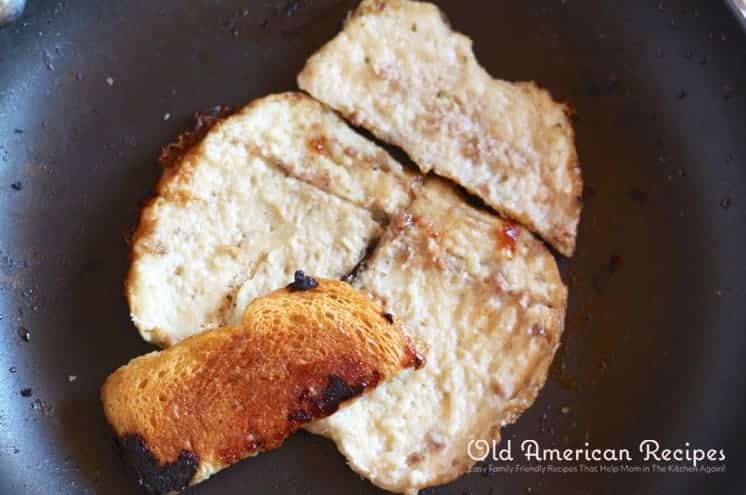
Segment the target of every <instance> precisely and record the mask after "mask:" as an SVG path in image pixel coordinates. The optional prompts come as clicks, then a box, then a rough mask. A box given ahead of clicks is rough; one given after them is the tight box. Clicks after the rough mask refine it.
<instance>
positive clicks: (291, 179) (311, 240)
mask: <svg viewBox="0 0 746 495" xmlns="http://www.w3.org/2000/svg"><path fill="white" fill-rule="evenodd" d="M418 182H419V177H418V176H417V175H415V174H412V173H408V172H406V171H405V170H404V169H403V168H402V166H401V165H400V164H399V163H397V162H396V161H395V160H393V159H392V158H391V157H390V156H389V155H388V154H387V153H386V152H385V151H384V150H383V149H381V148H380V147H378V146H376V145H375V144H373V143H372V142H370V141H368V140H367V139H365V138H363V137H361V136H359V135H358V134H356V133H355V132H354V131H353V130H352V129H350V128H349V127H348V126H347V125H346V124H345V123H344V121H343V120H342V119H341V118H339V117H338V116H337V115H336V114H335V113H334V112H333V111H332V110H330V109H329V108H328V107H325V106H324V105H322V104H320V103H319V102H317V101H315V100H313V99H311V98H309V97H308V96H306V95H304V94H301V93H283V94H279V95H271V96H268V97H265V98H261V99H259V100H256V101H254V102H253V103H251V104H249V105H248V106H246V107H245V108H244V109H242V110H241V111H239V112H238V113H236V114H234V115H232V116H230V117H228V118H225V119H224V120H222V121H221V122H219V123H218V124H216V125H215V126H214V127H213V128H212V129H211V130H210V131H209V132H208V133H207V135H206V136H205V137H204V139H202V140H201V141H200V142H199V143H197V144H196V145H194V146H193V147H192V148H191V149H189V150H187V151H186V153H185V155H184V156H183V158H181V160H180V161H179V162H178V163H177V164H175V165H174V166H172V167H169V168H167V169H166V170H165V171H164V175H163V178H162V179H161V181H160V183H159V184H158V186H157V190H156V196H155V198H153V199H152V200H151V201H150V203H149V204H148V205H147V206H146V207H145V209H144V210H143V212H142V214H141V217H140V223H139V226H138V228H137V230H136V232H135V234H134V236H133V243H132V263H131V267H130V271H129V276H128V279H127V282H126V294H127V299H128V301H129V305H130V312H131V316H132V320H133V322H134V323H135V325H136V326H137V328H138V329H139V331H140V333H141V334H142V336H143V338H144V339H145V340H147V341H149V342H153V343H156V344H158V345H161V346H169V345H172V344H175V343H177V342H179V341H180V340H183V339H184V338H186V337H188V336H190V335H194V334H196V333H199V332H202V331H204V330H207V329H210V328H217V327H221V326H224V325H229V324H234V323H237V322H238V321H239V319H240V317H241V314H243V310H244V309H245V308H246V306H247V305H248V303H249V302H250V301H251V300H252V299H253V298H255V297H257V296H259V295H261V294H264V293H266V292H268V291H270V290H272V289H274V288H275V287H278V286H280V285H282V284H283V282H284V281H285V280H288V279H289V278H291V277H292V274H293V271H294V270H296V269H297V268H298V267H308V268H310V269H313V271H314V273H316V274H318V275H319V276H323V277H333V278H339V277H341V276H343V275H345V274H346V273H348V272H350V271H351V270H352V269H353V268H354V267H355V266H356V264H357V263H358V262H359V261H360V259H361V258H362V257H363V255H364V253H365V251H366V249H367V247H368V245H369V244H370V243H371V242H372V241H373V240H374V239H376V238H377V237H378V236H379V235H380V232H381V227H380V222H381V221H382V220H383V219H384V218H385V217H386V216H388V215H392V214H394V213H395V212H397V211H399V210H400V209H401V208H403V207H404V206H406V205H409V203H410V202H411V198H412V195H413V191H414V190H415V189H416V187H417V186H418Z"/></svg>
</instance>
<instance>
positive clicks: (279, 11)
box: [0, 0, 746, 495]
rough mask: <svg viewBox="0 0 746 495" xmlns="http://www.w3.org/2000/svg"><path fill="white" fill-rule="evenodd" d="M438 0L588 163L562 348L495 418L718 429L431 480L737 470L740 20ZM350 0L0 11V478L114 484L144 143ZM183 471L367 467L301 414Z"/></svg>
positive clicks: (741, 269)
mask: <svg viewBox="0 0 746 495" xmlns="http://www.w3.org/2000/svg"><path fill="white" fill-rule="evenodd" d="M440 3H441V5H442V6H443V8H444V9H445V11H446V12H447V13H448V15H449V17H450V19H451V21H452V23H453V24H454V25H455V27H456V28H457V29H459V30H461V31H462V32H465V33H467V34H469V35H470V36H471V37H473V39H474V41H475V46H476V51H477V54H478V56H479V58H480V60H481V61H482V63H483V64H484V65H485V66H486V67H487V69H488V70H489V71H490V72H491V73H492V74H494V75H496V76H499V77H502V78H506V79H510V80H524V79H534V80H537V81H539V82H540V84H542V85H544V86H546V87H548V88H549V89H550V90H551V91H552V93H553V94H554V95H555V96H556V97H557V98H560V99H567V100H569V101H571V102H572V103H573V105H574V106H575V108H576V109H577V114H578V121H577V133H578V149H579V152H580V156H581V159H582V162H583V165H584V174H585V179H586V182H587V184H588V185H589V186H590V187H589V188H588V192H587V194H586V196H587V201H586V209H585V211H584V217H583V221H582V225H581V229H580V238H579V248H578V253H577V256H576V257H575V258H574V259H573V260H571V261H567V262H562V265H563V270H564V274H565V279H566V281H567V282H568V283H569V285H570V291H571V292H570V295H571V304H570V308H569V314H568V318H567V331H566V334H565V337H564V338H563V347H562V350H561V353H560V354H559V355H558V358H557V359H556V361H555V363H554V366H553V372H552V378H551V379H550V381H549V382H548V384H547V386H546V388H545V389H544V391H543V392H542V394H541V395H540V398H539V400H538V401H537V403H536V404H535V406H534V407H533V408H532V409H531V410H530V411H529V412H528V413H527V414H525V415H524V416H523V417H522V418H521V419H520V420H519V421H518V423H517V424H516V425H514V426H511V427H509V428H507V429H506V430H505V438H506V439H513V442H514V443H515V442H518V441H520V440H523V439H527V438H530V439H536V440H538V441H539V442H541V444H542V445H544V446H547V447H566V446H570V447H581V446H582V445H583V442H584V441H586V440H588V441H590V442H591V444H592V445H593V446H597V447H602V448H607V447H609V448H610V447H627V448H630V449H635V448H636V446H637V444H638V442H639V441H641V440H643V439H646V438H650V439H657V440H659V441H660V442H661V443H662V444H664V445H666V446H670V447H682V446H683V445H684V442H687V441H688V442H690V443H691V444H692V445H694V446H697V447H701V448H718V449H719V448H723V449H725V450H726V453H727V463H726V465H727V471H726V473H718V474H711V475H705V474H681V473H673V474H655V475H649V474H648V475H644V474H593V475H590V474H586V475H582V474H567V475H559V474H544V475H541V474H512V475H497V476H492V477H486V476H483V475H480V474H470V475H467V476H465V477H464V478H462V479H461V480H459V481H458V482H456V483H453V484H451V485H448V486H446V487H443V488H441V489H439V490H434V491H433V492H432V493H444V494H461V493H473V494H475V495H477V494H478V495H487V494H498V493H510V494H517V493H529V491H530V493H569V494H586V493H587V494H591V493H592V494H596V493H621V494H630V493H666V494H679V493H717V494H720V493H739V494H740V493H743V490H744V486H746V484H745V483H744V482H745V481H746V479H745V478H746V475H745V474H744V469H743V468H744V466H746V446H744V439H746V426H745V423H746V417H745V415H746V397H745V395H746V394H744V390H746V359H745V358H744V356H746V304H744V301H745V300H746V291H745V288H746V287H745V285H746V284H745V282H744V281H745V280H746V263H744V253H746V35H744V32H743V31H741V28H740V25H739V23H738V22H737V21H736V20H735V18H734V17H733V15H732V12H731V11H729V9H728V8H727V7H726V6H725V4H724V3H721V2H718V1H715V0H698V1H695V0H682V1H679V2H668V1H665V2H654V1H652V0H631V1H626V2H597V1H595V0H570V1H567V2H565V1H564V0H562V1H560V0H551V1H549V0H547V1H541V2H538V1H537V2H508V1H501V2H486V1H479V0H470V1H467V0H459V1H456V0H453V1H443V2H440ZM350 4H351V3H350V2H345V1H342V2H331V1H327V2H323V1H316V2H313V1H310V0H307V1H301V2H294V3H287V2H270V1H263V2H247V1H233V0H225V1H206V0H205V1H194V2H177V1H170V0H169V1H163V2H156V1H142V0H132V1H130V2H93V1H89V2H84V1H67V2H56V1H54V2H53V1H40V0H39V1H31V2H29V5H28V7H27V11H26V13H25V14H24V16H23V18H22V19H21V21H20V22H18V23H16V24H14V25H12V26H10V27H8V28H5V29H3V30H0V318H1V319H0V493H2V494H20V493H24V494H25V493H28V494H51V493H94V492H95V493H102V494H125V493H137V490H138V488H137V485H136V483H135V482H134V481H133V479H132V477H131V476H128V474H127V472H126V470H125V469H124V467H123V466H122V464H121V462H120V461H119V459H118V458H117V457H116V454H115V450H114V448H113V441H112V435H111V433H110V430H109V429H108V427H107V426H106V424H105V422H104V419H103V415H102V412H101V408H100V405H99V401H98V388H99V386H100V384H101V383H102V381H103V380H104V378H105V377H106V376H107V374H109V373H110V372H111V371H112V370H113V369H115V368H116V367H117V366H119V365H121V364H123V363H125V362H127V361H128V360H129V359H130V358H132V357H134V356H137V355H139V354H142V353H144V352H147V351H149V350H151V348H150V347H149V346H148V345H146V344H145V343H144V342H142V341H141V340H140V338H139V336H138V335H137V333H136V331H135V329H134V327H133V326H132V324H131V323H130V322H129V319H128V314H127V306H126V303H125V300H124V298H123V295H122V282H123V279H124V275H125V272H126V269H127V251H128V247H127V245H126V243H125V238H126V235H127V232H128V230H129V229H130V228H131V227H132V226H133V225H134V223H135V221H136V217H137V212H138V209H139V206H140V205H141V203H142V201H143V200H144V199H145V198H146V197H147V196H148V195H149V194H150V192H151V190H152V187H153V185H154V183H155V181H156V179H157V177H158V176H159V169H158V167H157V165H156V163H155V158H156V157H157V154H158V151H159V148H160V147H161V146H162V145H163V144H165V143H167V142H168V141H169V140H171V139H172V138H173V137H174V136H175V135H176V134H177V133H178V132H179V131H180V130H182V129H184V128H185V127H186V126H188V125H189V122H190V115H191V113H192V112H194V111H195V110H199V109H203V108H206V107H209V106H212V105H214V104H218V103H225V104H233V105H240V104H243V103H246V102H248V101H250V100H251V99H253V98H255V97H258V96H262V95H264V94H266V93H269V92H276V91H281V90H286V89H292V88H293V87H294V86H295V84H294V76H295V74H296V73H297V71H298V70H299V69H300V67H301V66H302V64H303V62H304V60H305V59H306V57H307V56H308V55H309V54H310V53H311V52H312V51H314V50H315V49H316V48H318V47H319V46H320V45H321V44H322V43H323V42H324V41H326V40H327V39H329V38H330V37H331V36H332V35H334V34H335V33H336V32H337V30H338V29H339V27H340V23H341V21H342V19H343V18H344V15H345V12H346V11H347V9H348V8H349V7H350ZM107 78H111V79H110V80H109V83H107ZM21 327H23V328H25V329H28V330H29V331H30V342H25V341H24V340H23V339H22V338H21V336H20V335H19V329H20V328H21ZM21 333H22V332H21ZM11 367H12V368H13V370H14V371H15V372H14V373H12V372H11V371H10V370H11ZM69 375H75V376H77V379H75V380H74V381H70V380H69V378H68V377H69ZM25 387H30V388H31V389H32V390H31V394H32V395H31V397H23V396H22V395H21V394H20V391H21V390H22V389H23V388H25ZM37 400H39V401H43V402H35V401H37ZM34 404H35V405H36V407H35V408H34V407H33V406H34ZM50 408H51V409H50ZM563 408H565V409H563ZM563 411H564V413H563ZM191 493H194V494H218V493H220V494H229V493H235V494H238V493H241V494H243V493H259V494H291V493H293V494H294V493H308V494H330V493H340V494H352V493H358V494H366V493H379V491H377V490H376V489H374V488H373V487H372V485H370V484H369V483H367V482H365V481H362V480H360V479H359V478H358V477H357V476H356V475H355V474H353V473H352V472H351V471H350V470H349V469H347V468H346V467H345V465H344V461H343V458H342V457H341V456H340V455H339V454H338V453H337V452H336V450H335V448H334V447H333V445H332V444H331V443H330V442H327V441H325V440H323V439H319V438H316V437H313V436H311V435H308V434H305V433H301V434H298V435H296V436H295V437H294V438H292V439H291V440H289V441H288V442H287V444H286V445H285V446H284V447H283V448H281V449H279V450H277V451H275V452H272V453H269V454H264V455H261V456H259V457H258V458H256V459H254V460H250V461H247V462H244V463H241V464H240V465H238V466H235V467H233V468H231V469H229V470H227V471H225V472H223V473H221V474H219V475H218V476H216V477H215V478H214V479H213V480H212V481H210V482H208V483H205V484H203V485H201V486H198V487H196V488H195V489H193V490H191Z"/></svg>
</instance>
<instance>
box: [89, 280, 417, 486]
mask: <svg viewBox="0 0 746 495" xmlns="http://www.w3.org/2000/svg"><path fill="white" fill-rule="evenodd" d="M311 281H313V279H308V278H307V277H306V278H302V277H301V279H300V282H297V281H296V282H295V283H294V284H291V286H289V287H288V288H285V289H280V290H278V291H275V292H273V293H271V294H269V295H266V296H262V297H259V298H257V299H254V300H253V301H252V302H251V304H249V306H248V307H247V308H246V312H245V314H244V315H243V318H242V320H241V322H240V323H239V324H238V325H235V326H230V327H224V328H220V329H216V330H213V331H211V332H205V333H202V334H200V335H198V336H195V337H192V338H190V339H187V340H185V341H184V342H182V343H180V344H179V345H176V346H174V347H171V348H169V349H167V350H165V351H161V352H153V353H150V354H147V355H145V356H142V357H139V358H136V359H134V360H132V361H131V362H130V363H129V364H128V365H126V366H123V367H121V368H119V369H118V370H117V371H115V372H114V373H113V374H112V375H111V376H109V378H108V379H107V380H106V383H104V385H103V387H102V389H101V400H102V402H103V406H104V411H105V413H106V418H107V419H108V421H109V423H111V425H112V426H113V427H114V430H115V431H116V434H117V436H118V438H119V439H120V440H121V443H122V446H123V447H124V454H125V456H126V457H128V458H129V460H130V461H131V462H132V463H133V464H134V467H135V469H136V470H137V471H138V474H139V476H140V479H141V483H142V484H143V485H144V486H145V487H146V488H147V489H149V490H150V491H153V492H156V493H166V492H169V491H172V490H179V489H181V488H183V487H185V486H186V485H187V484H194V483H197V482H199V481H202V480H204V479H206V478H208V477H209V476H210V475H212V474H213V473H215V472H217V471H219V470H221V469H223V468H225V467H227V466H228V465H230V464H233V463H235V462H237V461H239V460H241V459H243V458H245V457H248V456H252V455H255V454H257V453H258V452H260V451H266V450H271V449H274V448H276V447H278V446H280V444H281V443H282V442H283V441H284V440H285V438H287V437H288V436H289V435H290V434H291V433H292V432H294V431H295V430H296V429H298V428H299V427H300V426H301V425H303V424H305V423H307V422H309V421H311V420H313V419H315V418H320V417H324V416H327V415H329V414H331V413H333V412H334V411H336V410H337V408H338V407H339V405H340V403H342V402H343V401H346V400H348V399H350V398H352V397H355V396H357V395H359V394H362V393H363V392H365V391H367V390H369V389H373V388H374V387H376V386H377V385H378V384H379V383H380V382H383V381H385V380H387V379H388V378H390V377H392V376H394V375H396V374H397V373H399V372H400V371H401V370H403V369H405V368H411V367H414V366H416V365H419V364H420V363H421V362H422V358H420V357H419V355H418V354H417V353H416V351H415V350H414V348H413V347H412V344H411V342H410V340H409V338H408V336H407V334H406V333H405V331H404V329H403V327H402V326H401V324H400V323H399V322H398V321H396V320H393V319H392V318H391V316H390V315H388V314H386V313H384V312H383V309H382V308H381V306H380V304H379V303H377V302H375V301H374V300H373V299H372V298H370V297H369V296H368V295H367V294H364V293H362V292H360V291H358V290H355V289H353V288H352V286H350V285H349V284H347V283H344V282H340V281H337V280H318V285H317V286H315V287H314V286H313V284H309V282H311ZM314 282H315V281H314ZM299 284H300V285H299ZM303 284H306V285H305V286H304V285H303Z"/></svg>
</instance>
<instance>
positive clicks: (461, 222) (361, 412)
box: [307, 180, 567, 494]
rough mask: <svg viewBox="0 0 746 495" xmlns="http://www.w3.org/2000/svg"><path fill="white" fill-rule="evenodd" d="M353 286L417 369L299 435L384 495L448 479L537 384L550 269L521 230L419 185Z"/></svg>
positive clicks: (552, 312) (548, 356)
mask: <svg viewBox="0 0 746 495" xmlns="http://www.w3.org/2000/svg"><path fill="white" fill-rule="evenodd" d="M355 285H356V286H358V287H360V288H362V289H365V290H366V291H368V292H370V293H371V294H373V295H375V296H376V297H377V298H379V299H381V300H382V301H383V302H384V306H385V308H386V310H387V311H390V312H391V313H393V314H394V315H395V316H396V318H398V319H401V321H402V322H403V323H404V324H405V325H406V326H407V328H408V329H409V330H410V331H411V333H412V335H413V336H414V338H415V339H417V341H418V342H421V343H422V345H423V346H424V347H423V348H424V349H425V353H426V355H427V365H426V366H425V367H424V368H423V369H422V370H420V371H418V372H417V373H412V374H401V375H399V376H398V377H396V378H394V379H392V380H390V381H389V382H387V383H385V384H382V385H381V386H380V387H378V388H377V389H376V390H374V391H371V393H370V394H367V395H366V396H365V397H362V398H361V399H360V400H358V401H356V402H355V403H354V404H351V405H350V406H349V407H346V408H345V409H344V410H340V411H339V412H337V413H336V414H334V415H332V416H330V417H328V418H325V419H322V420H319V421H316V422H314V423H311V424H309V425H308V426H307V429H308V430H310V431H312V432H314V433H318V434H321V435H324V436H327V437H329V438H331V439H332V440H334V441H335V442H336V444H337V447H338V448H339V450H340V451H341V452H342V453H343V454H344V455H345V457H346V458H347V462H348V464H349V465H350V467H352V469H353V470H355V471H356V472H357V473H359V474H360V475H361V476H363V477H365V478H367V479H369V480H370V481H371V482H372V483H373V484H375V485H377V486H379V487H381V488H384V489H386V490H390V491H392V492H398V493H407V494H412V493H417V491H418V490H421V489H424V488H426V487H430V486H434V485H439V484H442V483H446V482H448V481H451V480H453V479H455V478H457V477H459V476H460V475H462V474H463V473H465V472H466V471H468V469H469V468H470V466H472V465H473V464H474V462H475V461H474V459H475V458H479V456H481V455H486V454H487V452H486V451H485V450H484V446H485V445H487V444H489V445H491V443H492V441H493V440H499V439H500V428H501V427H502V426H504V425H506V424H508V423H511V422H513V421H514V420H515V419H516V418H517V417H518V415H519V414H520V413H521V412H523V411H524V410H526V409H527V408H528V407H529V406H530V405H531V404H532V403H533V401H534V399H535V398H536V395H537V393H538V392H539V390H540V389H541V387H542V386H543V384H544V381H545V379H546V377H547V373H548V370H549V366H550V364H551V362H552V359H553V356H554V353H555V351H556V349H557V347H558V345H559V342H560V336H561V333H562V329H563V324H564V316H565V307H566V299H567V291H566V288H565V286H564V285H563V283H562V281H561V279H560V275H559V272H558V269H557V265H556V263H555V260H554V258H553V257H552V255H551V254H550V253H549V252H548V250H547V249H546V247H545V246H544V244H543V243H542V242H540V241H539V240H537V239H536V238H535V237H534V236H533V235H531V233H529V232H528V231H526V230H525V229H524V228H522V227H520V226H517V225H515V224H513V223H511V222H506V221H503V220H500V219H499V218H497V217H495V216H493V215H489V214H486V213H484V212H481V211H477V210H475V209H474V208H472V207H470V206H468V205H467V204H466V203H464V202H463V200H462V199H461V198H460V197H458V195H457V194H456V193H455V192H454V191H453V190H452V188H451V186H449V185H445V184H443V183H441V182H440V181H438V180H430V181H428V182H426V183H425V187H424V190H423V191H422V195H421V196H420V197H419V198H418V199H416V200H415V202H414V204H413V205H412V207H411V209H410V210H409V212H408V213H405V214H402V215H400V216H399V217H398V218H397V219H396V220H394V221H393V222H392V224H391V225H390V227H389V229H388V230H387V231H386V233H385V234H384V236H383V238H382V240H381V243H380V244H379V246H378V248H377V249H376V251H375V253H374V254H373V257H372V259H371V260H370V261H369V262H368V264H367V268H366V270H364V271H362V272H361V273H360V275H359V277H358V279H357V280H356V282H355ZM475 442H476V443H475ZM470 448H471V450H470ZM470 453H471V455H472V456H473V457H470Z"/></svg>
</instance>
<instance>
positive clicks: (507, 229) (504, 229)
mask: <svg viewBox="0 0 746 495" xmlns="http://www.w3.org/2000/svg"><path fill="white" fill-rule="evenodd" d="M519 235H520V230H519V229H518V226H517V225H516V224H514V223H513V222H510V221H508V220H504V221H503V222H502V226H501V227H500V230H499V231H498V234H497V241H498V246H499V247H500V248H501V249H507V250H508V251H510V252H511V253H512V252H514V251H515V242H516V241H517V240H518V236H519Z"/></svg>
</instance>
